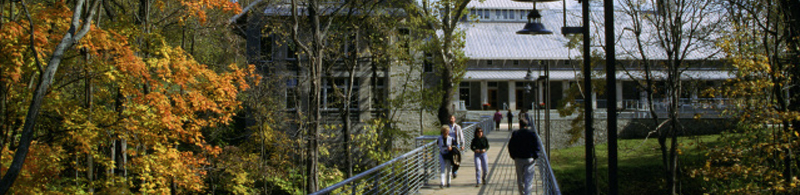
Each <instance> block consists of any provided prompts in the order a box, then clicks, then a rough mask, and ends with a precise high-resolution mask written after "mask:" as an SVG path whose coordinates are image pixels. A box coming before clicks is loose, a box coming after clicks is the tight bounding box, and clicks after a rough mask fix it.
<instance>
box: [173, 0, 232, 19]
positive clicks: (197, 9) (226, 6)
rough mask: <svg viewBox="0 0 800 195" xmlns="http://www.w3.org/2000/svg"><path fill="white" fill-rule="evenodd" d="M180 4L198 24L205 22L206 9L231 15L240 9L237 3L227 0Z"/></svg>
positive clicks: (206, 0) (188, 1)
mask: <svg viewBox="0 0 800 195" xmlns="http://www.w3.org/2000/svg"><path fill="white" fill-rule="evenodd" d="M181 4H182V5H183V6H184V7H186V8H187V10H186V12H187V13H189V15H190V16H191V17H196V18H197V19H198V20H199V21H200V23H205V22H206V20H207V15H206V11H205V10H206V9H221V10H222V11H224V12H231V13H238V12H240V11H241V9H242V8H241V6H239V3H238V2H236V3H235V2H233V1H229V0H183V1H181Z"/></svg>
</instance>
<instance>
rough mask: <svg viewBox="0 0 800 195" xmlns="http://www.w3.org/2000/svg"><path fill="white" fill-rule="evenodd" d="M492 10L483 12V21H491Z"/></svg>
mask: <svg viewBox="0 0 800 195" xmlns="http://www.w3.org/2000/svg"><path fill="white" fill-rule="evenodd" d="M490 13H491V12H490V10H488V9H485V10H483V19H489V14H490Z"/></svg>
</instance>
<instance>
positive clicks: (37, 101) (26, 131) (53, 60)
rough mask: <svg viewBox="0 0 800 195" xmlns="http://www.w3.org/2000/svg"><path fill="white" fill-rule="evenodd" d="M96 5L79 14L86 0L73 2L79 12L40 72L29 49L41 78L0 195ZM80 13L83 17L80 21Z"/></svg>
mask: <svg viewBox="0 0 800 195" xmlns="http://www.w3.org/2000/svg"><path fill="white" fill-rule="evenodd" d="M99 2H100V1H95V2H94V3H93V4H91V6H90V7H89V9H87V10H89V11H88V13H83V12H82V11H83V9H84V8H83V6H84V4H86V0H79V1H78V2H77V4H76V5H75V9H74V10H81V11H74V12H73V15H72V22H71V24H70V26H69V30H68V31H67V33H66V34H64V37H63V38H62V39H61V42H60V43H59V44H58V45H57V46H56V48H55V50H53V53H52V55H51V56H50V60H49V62H48V63H47V66H46V67H44V69H42V66H41V64H39V63H40V62H39V54H38V53H37V52H36V49H35V47H31V49H32V50H33V53H34V60H35V63H36V64H37V65H38V67H39V71H41V72H40V74H41V76H40V78H39V79H38V84H37V85H36V91H35V92H34V93H33V97H32V101H31V104H30V106H28V114H27V116H26V117H25V124H24V125H23V128H22V137H21V138H20V141H19V146H18V148H17V151H16V152H15V155H14V161H13V162H12V163H11V166H10V167H9V169H8V171H7V172H6V174H5V175H3V179H2V180H0V194H5V193H7V192H8V190H9V189H10V188H11V185H12V184H14V180H16V179H17V176H18V175H19V172H20V171H21V169H22V165H23V164H24V163H25V157H26V156H27V155H28V149H29V147H30V144H31V142H32V141H33V131H34V129H33V128H34V125H35V124H36V118H37V117H38V116H39V110H40V109H41V107H42V101H44V96H45V94H46V93H47V90H48V89H49V88H50V86H51V84H52V82H53V79H54V78H53V77H54V75H55V73H56V71H57V70H58V66H59V65H61V58H62V57H63V56H64V52H65V51H66V50H68V49H70V48H71V47H72V46H73V45H74V44H75V43H77V42H78V41H80V40H81V39H82V38H83V37H84V36H86V33H88V32H89V29H90V28H91V27H90V25H91V24H92V17H93V16H94V14H95V13H96V11H97V6H98V5H100V4H99ZM22 5H23V8H24V9H26V10H27V6H26V5H25V3H24V2H22ZM84 14H85V15H86V17H84V18H82V16H84ZM26 15H27V16H28V20H29V23H31V24H30V25H29V26H31V29H30V30H31V37H34V35H33V29H32V28H33V24H32V23H33V21H32V20H31V19H30V18H31V17H30V13H26ZM81 19H83V23H81V21H80V20H81ZM78 28H80V29H78ZM31 39H33V38H31ZM31 44H33V40H31Z"/></svg>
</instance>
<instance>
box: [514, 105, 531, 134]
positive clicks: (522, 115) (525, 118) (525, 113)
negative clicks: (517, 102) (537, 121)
mask: <svg viewBox="0 0 800 195" xmlns="http://www.w3.org/2000/svg"><path fill="white" fill-rule="evenodd" d="M517 118H519V119H517V120H518V121H519V128H520V129H522V128H524V127H523V126H522V123H523V122H525V123H526V124H528V125H530V124H531V122H530V121H529V120H528V119H529V118H528V110H527V109H525V108H523V109H522V111H519V115H518V116H517Z"/></svg>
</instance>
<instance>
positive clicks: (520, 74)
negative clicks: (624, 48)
mask: <svg viewBox="0 0 800 195" xmlns="http://www.w3.org/2000/svg"><path fill="white" fill-rule="evenodd" d="M527 72H528V71H527V70H467V72H466V73H465V74H464V81H525V79H524V78H525V74H527ZM533 73H534V76H535V79H537V78H538V75H539V74H541V73H540V72H537V71H533ZM628 73H630V75H632V76H633V77H637V78H639V79H642V78H644V72H643V71H629V72H628ZM628 73H626V72H622V71H618V72H617V74H616V76H617V79H619V80H628V81H630V80H633V79H631V77H630V76H629V74H628ZM594 74H595V75H592V77H595V78H596V79H602V78H605V75H604V74H603V73H601V72H594ZM579 75H580V70H551V71H550V80H556V81H563V80H575V79H577V78H579V77H578V76H579ZM652 77H653V78H654V80H664V79H666V73H665V72H663V71H653V75H652ZM731 78H735V75H733V74H732V73H731V72H729V71H724V70H687V71H684V72H683V74H682V75H681V79H682V80H695V79H697V80H726V79H731Z"/></svg>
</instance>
